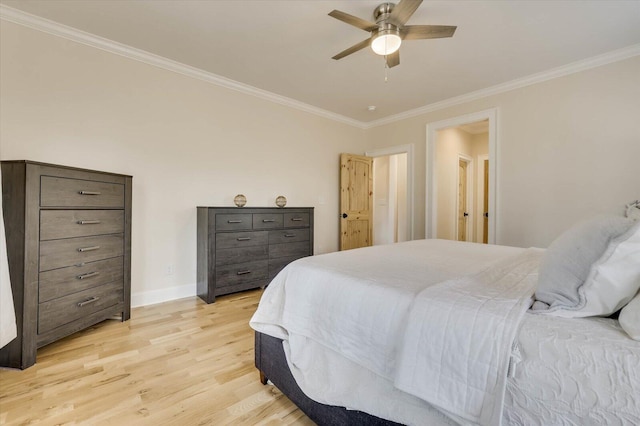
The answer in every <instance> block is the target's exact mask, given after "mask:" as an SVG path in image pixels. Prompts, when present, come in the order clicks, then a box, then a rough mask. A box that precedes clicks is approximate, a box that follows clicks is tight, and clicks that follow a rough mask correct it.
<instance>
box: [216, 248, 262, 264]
mask: <svg viewBox="0 0 640 426" xmlns="http://www.w3.org/2000/svg"><path fill="white" fill-rule="evenodd" d="M268 256H269V247H268V246H267V245H263V246H252V247H238V248H228V249H220V250H216V265H231V264H234V263H242V262H246V261H248V260H261V259H267V258H268Z"/></svg>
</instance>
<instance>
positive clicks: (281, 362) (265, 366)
mask: <svg viewBox="0 0 640 426" xmlns="http://www.w3.org/2000/svg"><path fill="white" fill-rule="evenodd" d="M255 338H256V343H255V356H256V367H257V368H258V370H259V371H260V381H261V382H262V384H266V383H267V380H271V382H272V383H273V384H274V385H275V386H276V387H277V388H278V389H280V391H281V392H282V393H283V394H284V395H286V396H287V397H288V398H289V399H290V400H291V401H293V403H294V404H296V405H297V406H298V407H299V408H300V409H301V410H302V411H303V412H304V413H305V414H306V415H307V416H309V418H310V419H311V420H313V421H314V422H316V423H317V424H318V425H321V426H324V425H358V426H360V425H371V426H383V425H384V426H391V425H399V424H398V423H394V422H392V421H389V420H383V419H380V418H378V417H374V416H372V415H371V414H367V413H365V412H362V411H355V410H347V409H346V408H344V407H336V406H332V405H324V404H320V403H319V402H316V401H314V400H312V399H310V398H309V397H307V396H306V395H305V394H304V393H303V392H302V390H301V389H300V388H299V387H298V384H297V383H296V381H295V379H294V378H293V375H292V374H291V371H290V370H289V366H288V365H287V360H286V358H285V355H284V349H283V348H282V340H280V339H278V338H275V337H271V336H268V335H266V334H262V333H258V332H256V335H255Z"/></svg>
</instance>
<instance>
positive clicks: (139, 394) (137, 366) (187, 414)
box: [0, 289, 314, 426]
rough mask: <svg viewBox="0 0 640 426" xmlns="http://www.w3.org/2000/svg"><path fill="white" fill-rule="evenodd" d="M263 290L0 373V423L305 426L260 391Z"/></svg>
mask: <svg viewBox="0 0 640 426" xmlns="http://www.w3.org/2000/svg"><path fill="white" fill-rule="evenodd" d="M261 294H262V290H259V289H258V290H252V291H247V292H242V293H237V294H233V295H228V296H221V297H218V298H216V303H213V304H211V305H207V304H205V303H204V302H202V301H201V300H200V299H198V298H197V297H193V298H187V299H181V300H177V301H172V302H167V303H162V304H158V305H152V306H146V307H141V308H135V309H133V310H132V313H131V319H130V320H129V321H127V322H124V323H122V322H119V321H116V320H109V321H105V322H102V323H100V324H98V325H96V326H95V327H92V328H90V329H87V330H85V331H82V332H79V333H76V334H74V335H73V336H70V337H67V338H65V339H63V340H60V341H58V342H55V343H52V344H50V345H48V346H45V347H43V348H41V349H40V350H38V355H37V359H36V365H34V366H33V367H31V368H28V369H26V370H24V371H19V370H8V369H0V424H2V425H5V424H6V425H23V424H33V423H38V424H44V425H48V424H51V425H74V424H88V425H103V424H104V425H106V424H116V425H231V424H233V425H302V426H308V425H313V424H314V423H313V422H312V421H311V420H310V419H309V418H308V417H306V416H305V415H304V413H302V412H301V411H300V410H299V409H298V408H297V407H296V406H295V405H294V404H293V403H292V402H291V401H289V400H288V399H287V398H286V397H285V396H283V395H282V394H281V393H280V391H278V390H277V389H276V388H275V387H273V386H270V385H267V386H263V385H262V384H260V381H259V377H258V371H257V370H256V368H255V366H254V358H253V330H252V329H251V328H250V327H249V324H248V323H249V319H250V318H251V315H253V312H254V311H255V310H256V307H257V306H258V301H259V300H260V296H261Z"/></svg>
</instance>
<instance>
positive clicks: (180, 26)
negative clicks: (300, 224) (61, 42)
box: [0, 0, 640, 123]
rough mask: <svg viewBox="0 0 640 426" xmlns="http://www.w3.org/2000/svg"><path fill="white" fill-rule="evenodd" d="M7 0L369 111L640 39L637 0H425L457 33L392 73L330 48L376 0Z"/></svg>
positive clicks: (417, 18)
mask: <svg viewBox="0 0 640 426" xmlns="http://www.w3.org/2000/svg"><path fill="white" fill-rule="evenodd" d="M0 3H2V4H3V5H6V6H9V7H10V8H14V9H19V10H21V11H24V12H27V13H29V14H33V15H36V16H39V17H42V18H46V19H49V20H52V21H55V22H57V23H61V24H64V25H67V26H70V27H73V28H76V29H79V30H82V31H85V32H88V33H91V34H95V35H97V36H101V37H104V38H107V39H109V40H113V41H116V42H119V43H123V44H125V45H128V46H132V47H135V48H137V49H141V50H144V51H146V52H150V53H153V54H155V55H159V56H162V57H165V58H169V59H171V60H173V61H177V62H180V63H182V64H186V65H189V66H191V67H195V68H198V69H200V70H204V71H206V72H208V73H212V74H215V75H216V76H222V77H225V78H228V79H231V80H234V81H237V82H240V83H242V84H243V85H248V86H252V87H255V88H258V89H262V90H264V91H267V92H271V93H273V94H276V95H278V96H280V97H285V98H290V99H292V100H295V101H297V102H299V103H303V104H307V105H310V106H312V107H314V108H318V109H321V110H326V111H329V112H331V113H333V114H338V115H340V116H343V117H346V118H347V119H350V120H355V121H358V122H362V123H367V122H373V121H380V120H382V119H384V118H385V117H390V116H394V115H398V114H402V113H405V112H407V111H411V110H414V109H417V108H421V107H424V106H426V105H430V104H434V103H437V102H442V101H445V100H447V99H451V98H454V97H458V96H461V95H465V94H468V93H471V92H476V91H481V90H485V89H487V88H490V87H493V86H496V85H501V84H504V83H506V82H510V81H514V80H518V79H523V78H525V77H527V76H531V75H533V74H537V73H541V72H544V71H547V70H551V69H555V68H558V67H563V66H566V65H567V64H571V63H574V62H576V61H585V60H588V59H590V58H593V57H597V56H599V55H604V54H607V53H609V52H612V51H614V50H618V49H627V50H628V48H629V47H632V50H633V51H635V52H638V51H640V49H637V47H638V45H639V44H640V1H637V0H633V1H613V0H608V1H578V0H569V1H560V0H557V1H551V0H540V1H515V0H512V1H506V0H503V1H452V0H450V1H429V0H426V1H424V2H423V3H422V5H421V6H420V8H419V9H418V10H417V11H416V13H415V14H414V15H413V16H412V17H411V19H410V20H409V22H408V24H412V25H420V24H435V25H457V26H458V29H457V31H456V33H455V35H454V37H453V38H450V39H436V40H411V41H405V43H403V45H402V47H401V49H400V52H401V63H400V65H399V66H397V67H395V68H392V69H391V70H389V71H388V82H386V83H385V81H384V79H385V70H384V60H383V58H382V57H380V56H377V55H375V54H374V53H373V52H372V51H371V50H370V49H364V50H361V51H359V52H357V53H355V54H353V55H351V56H348V57H346V58H344V59H341V60H339V61H335V60H332V59H331V57H332V56H333V55H335V54H336V53H338V52H340V51H342V50H343V49H346V48H347V47H349V46H351V45H353V44H355V43H357V42H359V41H361V40H363V39H365V38H367V37H368V34H367V33H366V32H365V31H362V30H360V29H358V28H355V27H352V26H350V25H347V24H345V23H343V22H340V21H338V20H336V19H333V18H331V17H329V16H327V13H329V12H330V11H331V10H333V9H338V10H341V11H344V12H347V13H349V14H352V15H356V16H358V17H362V18H365V19H368V20H372V17H371V14H372V12H373V9H374V8H375V7H376V6H377V5H378V4H380V3H381V1H379V0H375V1H369V0H362V1H320V0H305V1H303V0H297V1H292V0H285V1H266V0H258V1H243V0H233V1H221V0H216V1H202V0H199V1H192V0H160V1H158V0H118V1H113V0H84V1H82V0H20V1H16V0H0ZM6 10H8V9H7V8H5V11H6ZM636 54H637V53H636ZM370 105H375V106H376V107H377V108H376V109H375V111H369V110H368V108H367V107H368V106H370Z"/></svg>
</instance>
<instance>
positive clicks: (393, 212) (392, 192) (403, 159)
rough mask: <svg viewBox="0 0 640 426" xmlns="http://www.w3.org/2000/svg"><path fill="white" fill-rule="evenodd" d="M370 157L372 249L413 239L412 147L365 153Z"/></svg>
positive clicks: (405, 146) (403, 146)
mask: <svg viewBox="0 0 640 426" xmlns="http://www.w3.org/2000/svg"><path fill="white" fill-rule="evenodd" d="M366 155H367V156H368V157H373V196H374V201H373V245H381V244H391V243H396V242H402V241H408V240H412V239H413V238H414V236H413V145H401V146H397V147H390V148H385V149H379V150H375V151H368V152H367V153H366Z"/></svg>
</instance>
